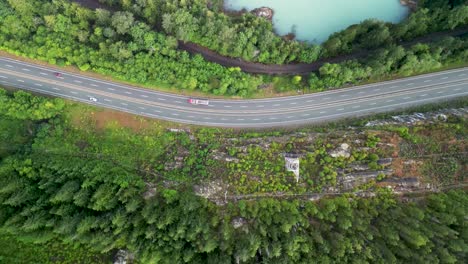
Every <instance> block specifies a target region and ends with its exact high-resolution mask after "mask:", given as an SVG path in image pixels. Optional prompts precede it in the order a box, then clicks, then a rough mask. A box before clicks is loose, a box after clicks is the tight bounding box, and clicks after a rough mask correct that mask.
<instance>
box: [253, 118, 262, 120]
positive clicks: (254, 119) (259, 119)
mask: <svg viewBox="0 0 468 264" xmlns="http://www.w3.org/2000/svg"><path fill="white" fill-rule="evenodd" d="M252 120H253V121H259V120H260V119H259V118H254V119H252Z"/></svg>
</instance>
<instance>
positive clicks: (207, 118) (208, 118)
mask: <svg viewBox="0 0 468 264" xmlns="http://www.w3.org/2000/svg"><path fill="white" fill-rule="evenodd" d="M203 119H206V120H210V119H211V117H207V116H205V117H203Z"/></svg>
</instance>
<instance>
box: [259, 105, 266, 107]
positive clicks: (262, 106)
mask: <svg viewBox="0 0 468 264" xmlns="http://www.w3.org/2000/svg"><path fill="white" fill-rule="evenodd" d="M257 107H265V106H264V105H257Z"/></svg>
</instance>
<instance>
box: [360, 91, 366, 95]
mask: <svg viewBox="0 0 468 264" xmlns="http://www.w3.org/2000/svg"><path fill="white" fill-rule="evenodd" d="M365 93H366V92H362V91H361V92H359V93H358V94H365Z"/></svg>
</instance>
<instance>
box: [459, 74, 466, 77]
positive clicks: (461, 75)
mask: <svg viewBox="0 0 468 264" xmlns="http://www.w3.org/2000/svg"><path fill="white" fill-rule="evenodd" d="M465 75H466V73H462V74H460V75H458V77H461V76H465Z"/></svg>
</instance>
